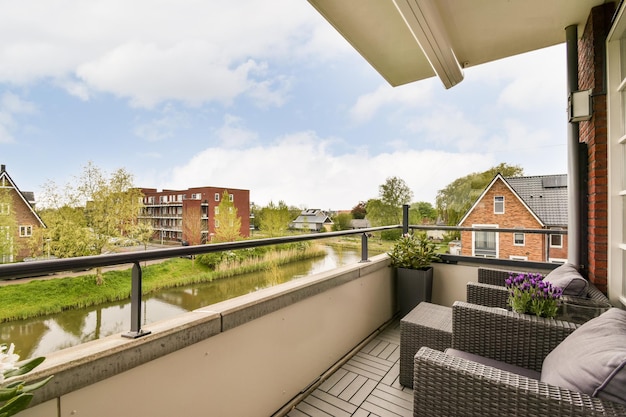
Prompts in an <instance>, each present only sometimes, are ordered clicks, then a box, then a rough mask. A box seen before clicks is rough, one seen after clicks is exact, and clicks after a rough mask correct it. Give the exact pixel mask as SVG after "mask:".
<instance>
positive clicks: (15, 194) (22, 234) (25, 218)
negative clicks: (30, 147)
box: [0, 165, 45, 261]
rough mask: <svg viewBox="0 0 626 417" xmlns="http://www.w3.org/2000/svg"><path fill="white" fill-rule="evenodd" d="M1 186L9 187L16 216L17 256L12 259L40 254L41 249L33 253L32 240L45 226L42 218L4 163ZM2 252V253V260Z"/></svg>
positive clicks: (14, 238)
mask: <svg viewBox="0 0 626 417" xmlns="http://www.w3.org/2000/svg"><path fill="white" fill-rule="evenodd" d="M0 186H2V187H3V188H7V189H8V190H9V193H10V195H11V203H10V204H11V207H10V208H9V210H11V214H12V215H14V216H15V220H16V222H17V227H16V228H15V230H13V231H12V234H13V242H14V243H15V245H16V247H15V249H16V250H17V253H16V256H15V258H14V259H12V261H21V260H23V259H24V258H26V257H28V256H34V255H40V254H41V250H40V251H37V252H38V253H35V254H34V253H32V250H31V247H32V246H33V245H32V242H31V240H32V239H34V236H37V233H36V230H37V229H39V228H41V227H45V226H44V224H43V222H42V221H41V218H40V217H39V216H37V214H36V213H35V211H34V209H33V207H32V206H31V205H30V203H29V202H28V201H27V200H26V198H25V197H24V195H23V194H22V193H21V191H20V190H19V188H18V187H17V186H16V185H15V183H14V182H13V180H12V179H11V177H10V176H9V175H8V173H7V172H6V171H5V166H4V165H2V168H1V169H0ZM1 259H2V254H0V260H1Z"/></svg>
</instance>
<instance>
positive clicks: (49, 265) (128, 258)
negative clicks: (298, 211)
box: [0, 225, 400, 279]
mask: <svg viewBox="0 0 626 417" xmlns="http://www.w3.org/2000/svg"><path fill="white" fill-rule="evenodd" d="M399 227H400V226H399V225H394V226H380V227H370V228H367V229H353V230H343V231H339V232H324V233H315V234H313V233H310V234H302V235H293V236H281V237H272V238H263V239H247V240H239V241H235V242H225V243H209V244H203V245H196V246H175V247H171V248H162V249H150V250H145V251H136V252H124V253H114V254H102V255H90V256H81V257H75V258H61V259H44V260H37V261H32V262H18V263H12V264H2V265H0V279H3V277H14V276H16V275H20V276H25V275H28V274H30V275H38V274H42V273H45V274H48V273H54V272H62V271H70V270H80V269H84V268H97V267H103V266H111V265H123V264H132V263H136V262H145V261H153V260H158V259H167V258H176V257H179V256H189V255H201V254H205V253H213V252H223V251H227V250H234V249H246V248H254V247H259V246H268V245H276V244H281V243H291V242H301V241H306V240H315V239H325V238H331V237H339V236H347V235H354V234H362V233H372V232H377V231H382V230H390V229H397V228H399Z"/></svg>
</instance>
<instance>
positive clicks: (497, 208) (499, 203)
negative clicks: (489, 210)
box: [493, 195, 504, 214]
mask: <svg viewBox="0 0 626 417" xmlns="http://www.w3.org/2000/svg"><path fill="white" fill-rule="evenodd" d="M493 212H494V214H504V196H503V195H497V196H495V197H493Z"/></svg>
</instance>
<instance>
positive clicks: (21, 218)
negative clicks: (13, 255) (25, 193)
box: [11, 189, 41, 261]
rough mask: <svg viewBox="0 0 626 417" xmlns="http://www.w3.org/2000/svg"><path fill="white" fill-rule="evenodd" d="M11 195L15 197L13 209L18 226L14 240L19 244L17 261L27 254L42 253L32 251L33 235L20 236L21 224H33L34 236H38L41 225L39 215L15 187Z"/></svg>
mask: <svg viewBox="0 0 626 417" xmlns="http://www.w3.org/2000/svg"><path fill="white" fill-rule="evenodd" d="M11 197H12V199H13V202H12V210H13V211H14V214H15V219H16V220H17V228H16V230H15V234H14V236H15V238H14V242H15V243H16V245H17V249H18V253H17V259H16V261H21V260H22V259H24V258H25V257H27V256H31V255H40V253H31V251H30V248H29V244H30V240H31V239H33V238H32V237H20V226H32V228H33V229H32V232H33V236H36V230H37V229H38V228H40V227H41V224H40V223H39V220H38V219H37V216H35V215H34V214H33V212H32V211H31V209H30V206H28V205H27V204H26V203H25V202H24V200H22V197H21V196H20V195H19V194H18V192H17V191H15V189H11Z"/></svg>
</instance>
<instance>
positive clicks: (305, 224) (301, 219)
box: [289, 209, 333, 232]
mask: <svg viewBox="0 0 626 417" xmlns="http://www.w3.org/2000/svg"><path fill="white" fill-rule="evenodd" d="M332 224H333V221H332V220H331V218H330V216H329V215H328V214H327V213H326V212H325V211H323V210H320V209H307V210H302V212H301V213H300V215H299V216H298V217H297V218H296V219H295V220H294V221H293V222H291V223H290V224H289V227H291V228H292V229H297V230H305V231H306V230H309V231H312V232H319V231H321V230H322V229H327V228H329V227H330V226H332Z"/></svg>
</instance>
